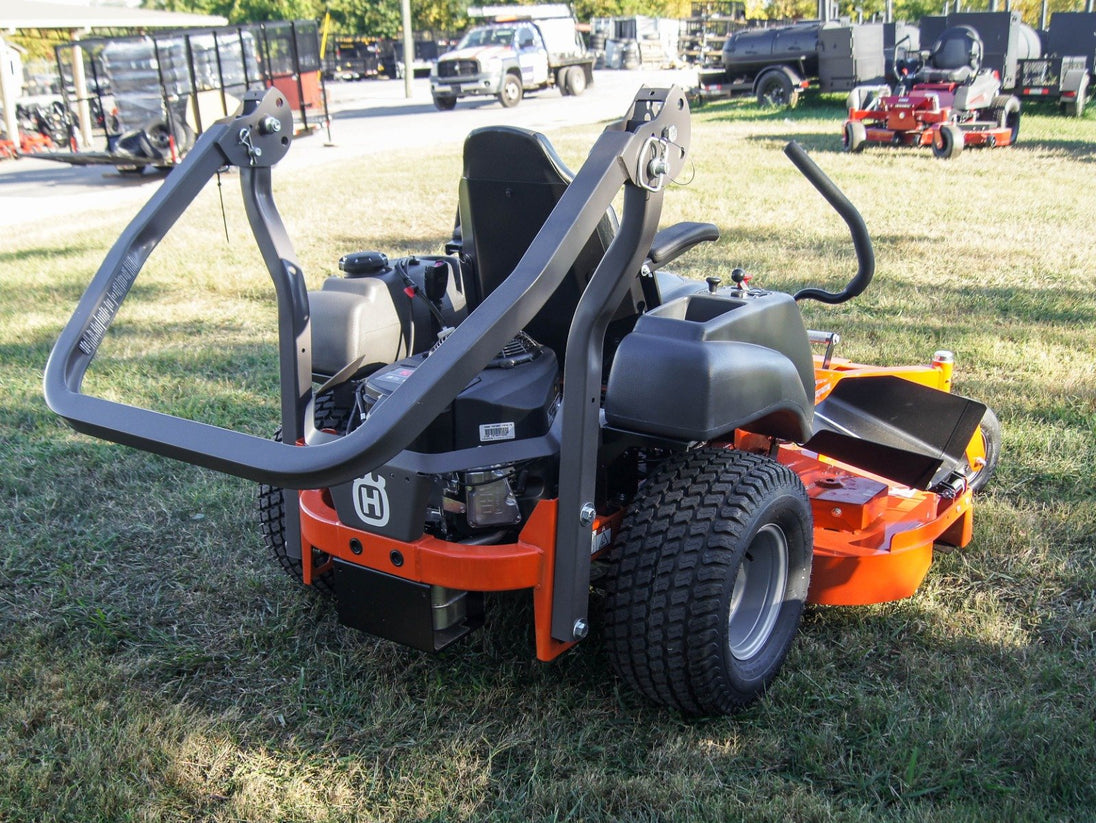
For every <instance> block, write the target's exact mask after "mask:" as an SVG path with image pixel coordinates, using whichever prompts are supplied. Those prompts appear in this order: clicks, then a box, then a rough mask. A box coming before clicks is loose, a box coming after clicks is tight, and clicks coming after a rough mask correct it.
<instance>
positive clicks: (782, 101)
mask: <svg viewBox="0 0 1096 823" xmlns="http://www.w3.org/2000/svg"><path fill="white" fill-rule="evenodd" d="M891 38H892V43H893V26H892V29H891ZM887 39H888V38H887V34H886V32H885V27H884V25H883V24H882V23H863V24H855V23H840V22H836V21H827V22H821V21H818V20H813V21H807V22H801V23H794V24H792V25H788V26H775V27H772V28H752V29H745V30H743V31H739V32H736V33H734V34H732V35H731V36H730V37H728V38H727V41H726V43H725V44H724V46H723V57H722V65H721V66H719V67H718V68H713V69H702V70H701V71H700V77H699V79H700V86H699V88H698V89H697V90H696V91H695V92H694V97H696V98H697V99H698V100H714V99H720V98H727V97H732V96H736V95H753V96H755V97H756V98H757V102H758V103H759V104H760V105H763V106H774V105H775V106H789V107H790V106H794V105H795V104H796V103H797V102H798V100H799V95H800V93H801V92H802V91H803V90H804V89H806V88H808V87H809V86H810V84H811V83H812V82H817V83H818V87H819V88H820V89H821V90H822V91H823V92H835V91H851V90H852V89H853V88H855V87H856V86H859V85H864V84H878V83H883V82H885V80H886V72H887V62H886V58H885V56H884V55H885V44H886V42H887ZM892 48H893V45H892Z"/></svg>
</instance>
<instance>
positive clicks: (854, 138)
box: [842, 120, 868, 153]
mask: <svg viewBox="0 0 1096 823" xmlns="http://www.w3.org/2000/svg"><path fill="white" fill-rule="evenodd" d="M842 139H843V142H844V144H845V151H848V152H853V153H856V152H860V151H863V150H864V144H865V143H866V142H867V140H868V130H867V127H865V126H864V124H863V123H861V122H860V121H859V120H850V121H849V122H847V123H846V124H845V131H844V134H843V135H842Z"/></svg>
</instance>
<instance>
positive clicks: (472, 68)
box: [438, 60, 479, 78]
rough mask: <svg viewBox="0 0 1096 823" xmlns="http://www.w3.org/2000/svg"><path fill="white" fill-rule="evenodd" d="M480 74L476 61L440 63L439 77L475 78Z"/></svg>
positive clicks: (447, 61) (446, 61)
mask: <svg viewBox="0 0 1096 823" xmlns="http://www.w3.org/2000/svg"><path fill="white" fill-rule="evenodd" d="M477 74H479V64H478V63H477V62H476V61H475V60H441V61H439V62H438V77H441V78H450V77H474V76H475V75H477Z"/></svg>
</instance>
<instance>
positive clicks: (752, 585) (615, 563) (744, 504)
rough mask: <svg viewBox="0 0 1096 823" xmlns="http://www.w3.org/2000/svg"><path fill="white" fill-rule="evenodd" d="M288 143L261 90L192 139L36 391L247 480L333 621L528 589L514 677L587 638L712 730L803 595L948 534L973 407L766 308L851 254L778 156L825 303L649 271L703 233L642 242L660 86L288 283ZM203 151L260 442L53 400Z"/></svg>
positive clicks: (296, 271) (679, 105)
mask: <svg viewBox="0 0 1096 823" xmlns="http://www.w3.org/2000/svg"><path fill="white" fill-rule="evenodd" d="M291 125H292V124H291V121H290V114H289V109H288V107H287V106H285V104H284V100H283V99H282V98H281V97H280V95H279V94H278V93H277V92H276V91H273V90H272V91H269V92H267V93H266V94H265V95H263V94H260V93H253V94H249V95H248V96H247V98H246V99H245V102H244V106H243V109H242V112H241V113H240V114H239V115H237V116H236V118H235V119H226V120H223V121H221V122H220V123H218V124H216V125H215V126H214V127H213V128H211V129H210V130H209V131H207V132H206V133H205V134H204V135H203V136H202V137H201V139H200V140H199V141H198V143H197V144H196V146H195V147H194V149H193V150H192V151H191V152H190V153H189V154H188V155H187V157H186V159H185V160H184V161H183V163H182V164H181V165H180V166H179V167H178V168H177V169H176V170H175V171H174V172H172V174H171V175H170V176H169V177H168V178H167V180H166V181H165V182H164V184H163V186H162V187H161V188H160V190H159V191H158V192H157V193H156V194H155V195H154V196H153V198H152V200H151V201H150V202H149V204H148V205H147V206H146V207H145V208H144V210H143V211H142V212H141V213H140V214H139V215H138V216H137V218H136V219H135V220H134V222H133V223H132V224H131V226H130V227H129V228H128V229H127V230H126V231H125V233H124V234H123V235H122V237H121V238H120V239H119V240H118V241H117V243H116V245H115V247H114V248H113V249H112V250H111V252H110V253H109V255H108V257H107V258H106V260H105V261H104V262H103V264H102V266H101V268H100V270H99V272H98V274H97V275H96V277H95V278H94V280H93V281H92V283H91V285H90V286H89V288H88V290H87V292H86V294H85V295H84V297H83V298H82V300H81V301H80V304H79V306H78V307H77V309H76V312H75V314H74V315H73V317H72V319H71V320H70V322H69V323H68V325H67V327H66V328H65V330H64V332H63V333H62V335H61V338H60V339H59V340H58V342H57V345H56V346H55V348H54V351H53V354H52V355H51V357H50V361H49V364H48V366H47V368H46V378H45V392H46V398H47V401H48V402H49V405H50V407H51V408H52V409H54V410H55V411H56V412H57V413H59V414H60V415H62V416H63V417H64V418H65V419H66V420H68V421H69V422H70V423H71V424H72V425H73V426H74V427H75V428H76V429H78V430H80V431H82V432H85V433H88V434H92V435H95V436H98V437H103V438H106V439H110V440H113V441H116V442H119V443H124V444H127V445H130V446H134V447H137V448H141V449H146V450H149V451H152V452H155V453H158V454H162V455H167V456H170V457H174V458H177V459H180V460H184V461H187V462H190V463H194V464H196V465H200V466H205V467H209V468H213V469H217V470H221V471H225V472H228V473H231V474H234V475H238V476H241V477H244V478H248V479H251V480H254V481H257V482H258V483H259V484H261V487H260V488H261V490H260V509H261V515H260V519H261V525H262V530H263V533H264V536H265V538H266V540H267V542H268V544H269V545H270V547H271V548H272V549H273V551H274V554H275V555H276V556H277V558H278V560H279V561H280V563H281V564H282V565H283V566H284V567H285V568H286V569H287V570H288V571H289V572H290V573H291V574H292V575H293V576H294V577H295V578H296V579H297V580H298V581H300V582H303V583H304V584H305V585H308V586H311V587H313V588H316V589H320V590H322V591H324V592H327V593H329V594H331V595H333V596H334V598H335V599H336V601H337V606H338V615H339V619H340V620H341V621H342V622H343V623H345V624H347V625H350V626H353V627H356V628H359V629H363V630H365V631H368V632H371V633H374V634H377V635H380V636H383V637H386V638H389V639H391V640H395V641H398V642H401V643H404V644H408V645H410V646H414V647H417V648H420V649H425V650H431V651H433V650H438V649H441V648H443V647H445V646H447V645H449V644H450V643H452V642H454V641H455V640H457V639H458V638H460V637H462V636H463V635H465V634H467V633H468V632H469V631H471V630H473V629H475V628H476V627H478V626H479V625H481V624H482V623H483V622H484V616H485V608H484V605H485V599H486V596H489V595H490V593H491V592H499V591H511V590H519V589H526V590H530V591H531V593H532V599H533V605H534V624H535V632H536V654H537V657H538V658H540V659H541V660H550V659H552V658H554V657H556V656H557V655H559V654H560V653H562V652H563V651H564V650H566V649H568V648H570V647H571V646H573V645H575V644H576V643H578V642H579V641H580V640H581V639H582V638H584V637H585V636H586V635H587V633H588V632H589V631H590V630H591V628H592V627H594V628H595V630H597V631H600V632H602V634H603V637H604V641H605V645H606V648H607V653H608V656H609V659H610V660H611V661H612V665H613V667H614V669H615V670H616V672H617V673H618V675H619V676H620V677H621V678H622V679H623V680H624V681H626V682H627V683H628V684H630V685H631V686H633V687H634V688H636V689H637V690H639V691H640V692H642V693H643V694H645V695H647V696H648V697H649V698H651V699H652V700H655V701H658V702H660V703H663V704H665V705H668V706H672V707H675V708H677V709H678V710H680V711H682V712H685V713H688V714H718V713H725V712H730V711H732V710H734V709H736V708H739V707H741V706H743V705H745V704H747V703H749V702H750V701H752V700H753V699H755V698H756V697H757V696H758V695H759V694H761V692H762V691H763V690H764V689H765V687H766V686H767V685H768V684H769V683H770V682H771V681H772V679H773V678H774V677H775V676H776V674H777V671H778V670H779V668H780V665H781V663H782V662H783V660H784V657H785V654H786V653H787V651H788V648H789V646H790V644H791V643H792V640H793V638H794V635H795V633H796V630H797V627H798V625H799V620H800V614H801V611H802V609H803V605H804V603H805V602H814V603H830V604H862V603H876V602H881V601H886V600H892V599H895V598H900V597H905V596H907V595H910V594H912V593H913V592H914V591H915V590H916V588H917V587H918V585H919V584H920V582H921V580H922V578H923V577H924V575H925V573H926V571H927V569H928V566H929V563H930V562H931V558H932V550H933V544H934V542H937V541H939V542H943V543H947V544H949V545H952V546H963V545H965V544H966V543H967V542H968V541H969V540H970V539H971V495H972V492H973V490H974V489H975V488H977V487H978V486H979V485H981V484H983V483H984V482H985V481H986V480H987V479H988V477H989V476H990V474H991V473H992V471H993V468H994V464H995V462H996V456H997V451H998V443H999V433H998V428H997V425H996V422H995V419H994V417H993V415H992V413H991V412H989V411H988V410H987V408H986V407H985V406H984V405H982V404H980V403H977V402H974V401H972V400H968V399H966V398H963V397H959V396H956V395H954V394H951V393H950V391H949V389H950V385H951V375H952V357H951V354H950V353H948V352H938V353H937V354H936V356H934V358H933V362H932V364H931V365H926V366H922V367H911V368H892V369H883V368H874V367H870V366H863V365H858V364H853V363H848V362H846V361H842V360H838V359H835V358H834V357H833V346H834V345H835V344H836V342H837V336H836V335H834V334H829V333H815V332H808V331H807V330H806V328H805V327H804V325H803V321H802V319H801V317H800V312H799V309H798V306H797V303H796V301H797V300H803V299H812V300H819V301H822V302H825V303H839V302H842V301H844V300H848V299H849V298H851V297H854V296H856V295H857V294H859V293H860V292H861V291H863V289H864V288H865V287H867V285H868V283H869V282H870V280H871V278H872V273H873V271H874V256H873V252H872V246H871V241H870V239H869V237H868V234H867V230H866V228H865V227H864V224H863V221H862V220H861V218H860V215H859V213H858V212H857V211H856V210H855V208H854V207H853V206H852V204H851V203H849V202H848V200H847V199H845V197H844V196H843V195H842V194H841V193H840V192H839V191H838V190H837V189H836V187H835V186H834V185H833V183H832V182H830V181H829V179H828V178H826V177H825V175H824V174H822V172H821V171H820V170H819V169H818V168H817V166H815V165H814V164H813V162H812V161H811V160H809V159H808V158H807V156H806V154H805V153H804V152H803V151H802V149H800V148H799V147H798V146H796V145H795V144H791V145H790V146H789V147H788V149H787V152H788V154H789V157H791V159H792V161H793V162H794V163H795V164H796V165H797V166H798V167H799V168H800V170H801V171H802V172H803V173H804V174H805V176H806V177H807V178H808V179H809V180H810V181H811V182H812V183H813V184H814V185H815V187H816V188H818V189H819V191H820V192H821V193H822V194H823V195H824V196H825V197H826V199H827V200H828V201H829V202H830V203H831V204H832V205H833V206H834V208H835V209H836V210H837V211H838V212H839V213H840V214H841V216H842V217H843V218H844V220H845V221H846V223H847V224H848V225H849V227H850V230H851V233H852V239H853V244H854V247H855V249H856V254H857V259H858V266H859V270H858V272H857V274H856V276H855V277H854V278H853V280H852V281H850V283H849V284H848V285H847V286H846V287H845V289H844V290H842V291H840V292H837V293H831V292H827V291H822V290H819V289H813V288H810V289H804V290H803V291H800V292H799V293H798V294H796V295H795V296H794V297H793V296H791V295H788V294H783V293H779V292H772V291H767V290H764V289H759V288H753V287H749V286H748V284H747V280H746V278H745V276H744V275H743V274H742V273H741V272H740V271H739V270H735V271H734V272H732V273H731V277H730V282H729V283H727V284H726V285H723V284H722V283H721V280H720V278H716V277H712V278H709V280H708V282H707V283H706V284H705V283H700V282H697V281H690V280H686V279H684V278H680V277H675V276H673V275H669V274H666V273H665V272H662V271H659V270H658V269H659V268H660V267H661V266H662V265H663V264H665V263H668V262H669V261H671V260H673V259H674V258H676V257H677V256H678V255H680V254H682V253H683V252H685V251H686V250H688V249H689V248H690V247H692V246H693V245H695V244H697V243H700V242H707V241H712V240H715V239H717V237H718V230H717V229H716V227H715V226H713V225H711V224H708V223H682V224H678V225H674V226H670V227H668V228H666V229H664V230H662V231H657V232H656V229H657V226H658V219H659V214H660V212H661V207H662V202H663V197H664V195H665V191H666V183H667V181H669V180H671V179H672V178H673V177H674V176H675V175H677V174H678V173H679V172H680V170H681V168H682V166H683V164H684V160H685V157H686V152H687V148H688V145H689V125H690V124H689V111H688V106H687V104H686V101H685V97H684V94H683V93H682V91H681V90H680V89H677V88H670V89H642V90H641V91H640V92H639V94H638V95H637V96H636V98H635V100H634V101H633V103H632V105H631V107H630V109H629V111H628V113H627V116H626V117H625V119H624V120H622V121H621V122H620V123H618V124H616V126H614V127H611V128H609V129H607V130H606V131H605V132H604V133H603V134H602V135H601V136H600V137H599V139H598V140H597V142H596V144H595V145H594V147H593V149H592V150H591V152H590V155H589V157H588V159H587V160H586V162H585V163H584V164H583V166H582V168H581V169H580V170H579V171H578V173H577V174H573V175H572V173H571V172H570V171H568V170H567V168H566V167H565V166H564V165H563V163H562V161H561V160H560V159H559V157H558V156H557V155H556V153H555V152H554V151H553V150H552V147H551V146H550V145H549V144H548V142H547V140H545V139H544V137H543V136H542V135H539V134H536V133H534V132H529V131H525V130H522V129H515V128H509V127H497V128H487V129H479V130H476V131H474V132H472V134H471V135H469V137H468V139H467V141H466V143H465V153H464V170H463V174H462V178H461V181H460V186H459V197H458V199H459V209H458V211H459V221H458V227H457V230H456V231H455V232H454V235H453V237H452V239H451V240H450V241H449V242H448V243H447V245H446V249H445V251H446V253H445V254H442V255H434V256H425V255H424V256H418V257H405V258H401V259H398V260H389V259H388V258H387V257H386V256H385V255H384V254H382V253H380V252H358V253H353V254H349V255H346V256H344V257H343V258H342V260H341V264H340V268H341V269H342V272H343V274H344V275H345V276H341V277H330V278H328V280H327V281H326V282H325V283H324V284H323V287H322V288H321V289H319V290H316V291H313V292H312V293H309V292H308V291H307V290H306V288H305V285H304V275H303V273H302V271H301V268H300V266H299V265H298V264H297V262H296V259H295V257H294V253H293V249H292V246H291V244H290V241H289V238H288V236H287V234H286V232H285V230H284V228H283V225H282V223H281V220H280V218H279V216H278V212H277V210H276V208H275V206H274V202H273V199H272V196H271V168H272V167H273V166H274V164H275V163H277V162H278V160H279V159H280V158H281V157H282V156H284V155H285V153H286V151H287V150H288V146H289V143H290V139H289V137H288V135H289V134H290V133H291ZM225 164H232V165H235V166H237V167H239V169H240V177H241V184H242V189H243V199H244V205H245V208H246V211H247V214H248V217H249V220H250V222H251V226H252V230H253V233H254V235H255V238H256V240H257V241H258V245H259V247H260V249H261V251H262V256H263V259H264V261H265V263H266V267H267V269H268V271H269V273H270V275H271V277H272V278H273V280H274V285H275V290H276V293H277V299H278V306H279V341H280V342H279V357H280V364H281V385H282V402H281V409H282V428H281V433H280V436H279V437H278V438H276V439H274V440H266V439H263V438H259V437H254V436H251V435H246V434H242V433H238V432H233V431H227V430H224V429H220V428H216V427H213V426H210V425H207V424H204V423H201V422H196V421H191V420H185V419H181V418H176V417H172V416H168V415H164V414H158V413H153V412H151V411H148V410H145V409H140V408H135V407H132V406H126V405H122V404H119V403H116V402H111V401H108V400H105V399H101V398H97V397H92V396H89V395H86V394H83V393H81V392H80V385H81V381H82V379H83V376H84V373H85V371H86V370H87V368H88V367H89V365H90V364H91V361H92V359H93V358H94V356H95V353H96V350H97V348H98V346H99V344H100V342H101V341H102V339H103V337H104V335H105V334H106V333H107V329H108V327H109V325H110V323H111V320H112V319H113V317H114V315H115V313H116V312H117V310H118V307H119V305H120V304H121V301H122V300H123V299H124V298H125V296H126V294H127V293H128V292H129V290H130V288H131V287H132V285H133V283H134V280H135V278H136V277H137V275H138V273H139V271H140V269H141V267H142V265H143V264H144V262H145V260H146V259H147V257H148V255H149V253H150V251H151V249H152V248H153V247H154V246H155V244H156V243H157V242H158V241H159V239H160V238H161V237H162V236H163V235H164V234H165V233H166V232H167V230H168V229H169V228H170V227H171V225H172V224H173V222H174V221H175V220H176V218H177V217H178V216H179V214H180V213H181V212H182V211H183V209H184V208H186V206H187V204H188V203H189V202H190V201H191V200H192V199H193V198H194V197H195V196H196V194H197V193H198V191H199V190H200V189H201V187H202V186H203V185H204V184H205V183H206V182H207V181H208V180H209V179H210V178H211V177H212V176H213V175H214V174H216V173H217V171H218V170H219V169H220V168H221V167H223V166H224V165H225ZM622 187H623V189H624V196H623V211H622V214H621V217H620V218H619V221H618V218H617V216H616V214H615V212H614V211H613V209H612V204H613V201H614V198H615V197H616V195H617V194H618V192H619V190H620V189H621V188H622ZM812 343H814V344H817V345H819V346H824V347H825V351H824V352H819V354H818V355H817V356H815V355H813V354H812V350H811V346H812ZM279 441H284V442H279ZM591 585H593V586H596V587H599V588H603V589H604V590H605V592H606V597H605V599H604V607H603V608H602V609H599V610H598V612H597V614H596V615H594V616H593V619H592V616H591V614H590V591H591Z"/></svg>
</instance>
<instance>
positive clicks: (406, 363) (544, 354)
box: [364, 347, 559, 468]
mask: <svg viewBox="0 0 1096 823" xmlns="http://www.w3.org/2000/svg"><path fill="white" fill-rule="evenodd" d="M427 356H428V355H425V354H424V355H416V356H414V357H408V358H406V359H404V360H401V361H400V362H398V363H394V364H393V365H391V366H387V367H385V368H382V369H380V370H379V371H377V372H375V373H373V374H371V375H370V376H369V377H368V378H367V379H366V381H365V398H364V399H365V405H366V406H367V408H368V409H369V410H370V411H371V410H372V408H373V407H374V406H375V405H376V404H377V403H382V402H384V400H385V398H387V397H388V396H389V395H390V394H392V392H394V391H395V390H396V389H398V388H399V387H400V386H402V385H403V383H404V381H405V380H407V378H408V377H410V376H411V375H412V374H414V373H415V369H416V368H418V367H419V365H420V364H421V363H422V362H423V361H424V360H425V358H426V357H427ZM495 363H496V366H495V367H493V368H492V367H489V368H486V369H484V370H483V371H482V372H480V373H479V375H478V376H477V377H475V378H474V379H473V380H472V382H471V383H469V384H468V385H467V386H466V387H465V388H464V390H463V391H462V392H461V393H460V394H458V395H457V397H456V398H455V399H454V400H453V402H452V403H451V404H450V405H449V407H448V408H447V409H446V410H445V411H444V412H443V413H442V414H441V415H439V416H438V418H437V419H436V420H434V422H433V423H431V424H430V426H428V427H427V429H426V431H424V432H423V433H422V434H421V435H419V436H418V437H417V438H416V439H415V441H414V442H413V443H412V444H411V446H410V447H409V450H410V451H417V452H425V453H428V454H439V453H442V452H447V451H456V450H458V449H468V448H472V447H474V446H481V445H484V444H486V443H497V442H499V441H503V440H522V439H524V438H527V437H540V436H542V435H545V434H547V433H548V429H549V427H550V426H551V423H552V416H553V414H554V409H555V405H556V398H557V395H558V387H559V366H558V364H557V362H556V356H555V354H554V353H553V352H552V350H551V349H548V348H540V347H538V349H537V353H536V355H535V356H534V357H531V358H528V359H521V358H509V359H507V358H505V357H500V358H496V361H495ZM470 468H471V467H470Z"/></svg>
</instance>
